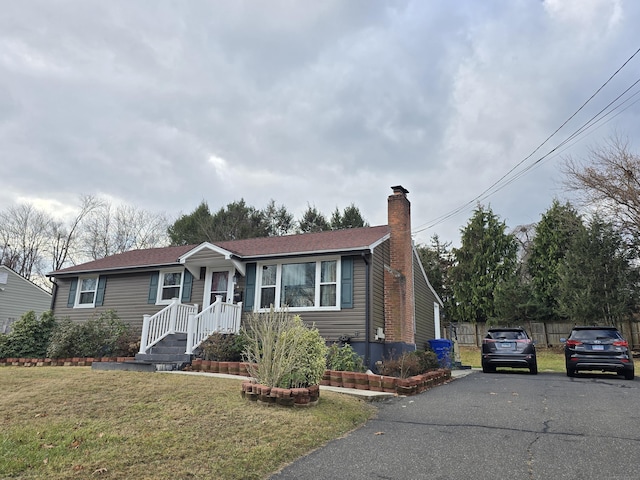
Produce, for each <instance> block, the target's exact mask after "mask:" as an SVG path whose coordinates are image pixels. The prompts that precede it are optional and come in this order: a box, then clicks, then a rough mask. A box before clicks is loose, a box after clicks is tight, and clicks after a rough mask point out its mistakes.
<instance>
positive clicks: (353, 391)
mask: <svg viewBox="0 0 640 480" xmlns="http://www.w3.org/2000/svg"><path fill="white" fill-rule="evenodd" d="M473 372H474V370H472V369H470V368H467V369H461V370H451V378H452V379H453V380H455V379H456V378H460V377H464V376H466V375H469V374H470V373H473ZM156 373H174V374H176V373H177V374H183V375H204V376H208V377H218V378H229V379H233V380H246V379H247V378H248V377H244V376H241V375H229V374H226V373H210V372H189V371H182V370H173V371H166V372H165V371H158V372H156ZM323 390H324V391H329V392H338V393H344V394H345V395H353V396H355V397H359V398H362V399H364V400H367V401H371V402H374V401H380V400H386V399H388V398H392V397H395V396H396V394H395V393H385V392H373V391H371V390H359V389H357V388H342V387H330V386H326V385H321V386H320V391H323Z"/></svg>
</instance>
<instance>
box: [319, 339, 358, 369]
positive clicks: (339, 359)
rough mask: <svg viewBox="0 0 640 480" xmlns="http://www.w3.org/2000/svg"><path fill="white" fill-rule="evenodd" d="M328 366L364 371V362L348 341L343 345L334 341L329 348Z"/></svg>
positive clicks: (330, 367)
mask: <svg viewBox="0 0 640 480" xmlns="http://www.w3.org/2000/svg"><path fill="white" fill-rule="evenodd" d="M327 368H328V369H329V370H339V371H346V372H363V371H364V362H363V361H362V357H361V356H360V355H358V354H357V353H356V352H355V350H354V349H353V347H352V346H351V345H349V344H348V343H347V344H345V345H343V346H340V345H338V344H337V343H334V344H332V345H331V346H330V347H329V348H328V352H327Z"/></svg>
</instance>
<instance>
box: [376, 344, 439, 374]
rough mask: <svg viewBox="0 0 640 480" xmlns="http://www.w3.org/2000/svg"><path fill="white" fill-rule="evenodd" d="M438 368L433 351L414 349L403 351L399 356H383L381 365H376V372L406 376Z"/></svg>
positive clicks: (436, 357)
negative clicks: (412, 350)
mask: <svg viewBox="0 0 640 480" xmlns="http://www.w3.org/2000/svg"><path fill="white" fill-rule="evenodd" d="M438 368H440V362H439V361H438V356H437V355H436V354H435V352H433V351H430V350H426V351H425V350H416V351H414V352H403V353H402V355H399V356H394V355H393V354H391V356H389V357H388V358H383V359H382V365H380V366H379V367H378V370H379V372H378V373H380V374H381V375H387V376H390V377H399V378H408V377H411V376H413V375H419V374H421V373H424V372H428V371H429V370H436V369H438Z"/></svg>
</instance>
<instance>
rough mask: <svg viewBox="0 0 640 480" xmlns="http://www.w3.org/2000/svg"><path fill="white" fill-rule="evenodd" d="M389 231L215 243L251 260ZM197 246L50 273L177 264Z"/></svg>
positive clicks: (348, 244) (367, 241)
mask: <svg viewBox="0 0 640 480" xmlns="http://www.w3.org/2000/svg"><path fill="white" fill-rule="evenodd" d="M388 235H389V227H388V226H387V225H380V226H376V227H363V228H349V229H345V230H331V231H326V232H317V233H304V234H299V235H284V236H279V237H264V238H248V239H244V240H230V241H225V242H215V244H214V245H216V246H217V247H219V248H222V249H224V250H227V251H228V252H231V253H232V254H233V255H235V256H236V257H238V258H239V259H240V260H251V259H256V258H264V257H270V256H284V255H304V254H314V253H331V252H335V253H338V252H349V251H358V250H366V249H369V248H372V247H374V246H375V245H377V244H378V243H379V242H380V241H382V240H384V239H385V238H386V237H387V236H388ZM197 246H198V245H183V246H179V247H162V248H148V249H144V250H131V251H128V252H124V253H119V254H117V255H111V256H109V257H105V258H101V259H99V260H94V261H91V262H87V263H83V264H80V265H75V266H73V267H68V268H63V269H61V270H57V271H55V272H51V273H49V274H48V276H50V277H55V276H60V275H67V274H78V273H88V272H98V271H110V270H125V269H133V268H144V267H155V266H158V267H161V266H170V265H178V264H179V263H180V262H179V259H180V257H182V256H183V255H185V254H187V253H188V252H189V251H191V250H193V249H194V248H196V247H197Z"/></svg>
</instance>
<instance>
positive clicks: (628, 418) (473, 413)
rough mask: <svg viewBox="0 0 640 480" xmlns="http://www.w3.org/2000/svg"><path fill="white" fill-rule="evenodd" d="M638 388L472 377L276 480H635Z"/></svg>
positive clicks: (385, 406)
mask: <svg viewBox="0 0 640 480" xmlns="http://www.w3.org/2000/svg"><path fill="white" fill-rule="evenodd" d="M639 389H640V380H635V381H628V380H624V379H622V378H621V377H616V376H615V375H611V374H600V375H598V374H594V375H580V376H579V377H577V378H568V377H566V376H565V375H564V374H559V373H540V374H538V375H528V374H524V373H513V372H504V373H503V372H500V371H499V372H498V373H495V374H484V373H481V372H474V373H472V374H471V375H468V376H466V377H463V378H459V379H457V380H455V381H453V382H451V383H449V384H447V385H443V386H440V387H437V388H435V389H433V390H430V391H427V392H424V393H422V394H420V395H417V396H414V397H405V398H395V399H392V400H389V401H386V402H383V403H381V404H379V412H378V415H377V417H376V418H374V419H372V420H371V421H369V422H368V423H367V424H366V425H365V426H363V427H362V428H360V429H358V430H356V431H354V432H352V433H350V434H348V435H347V436H345V437H343V438H341V439H338V440H335V441H333V442H330V443H329V444H328V445H327V446H325V447H323V448H321V449H319V450H316V451H315V452H312V453H311V454H309V455H308V456H306V457H304V458H302V459H299V460H298V461H296V462H294V463H293V464H291V465H289V466H287V467H286V468H285V469H283V470H282V471H281V472H279V473H277V474H275V475H274V476H272V477H271V478H272V479H274V480H285V479H286V480H289V479H291V480H293V479H301V478H313V479H336V478H348V479H363V480H364V479H367V480H369V479H465V480H469V479H471V478H474V479H476V478H477V479H485V478H487V479H488V478H495V479H506V478H514V479H536V480H537V479H540V480H543V479H544V480H548V479H550V478H553V479H577V478H607V479H633V478H640V391H639Z"/></svg>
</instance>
